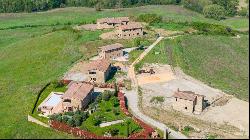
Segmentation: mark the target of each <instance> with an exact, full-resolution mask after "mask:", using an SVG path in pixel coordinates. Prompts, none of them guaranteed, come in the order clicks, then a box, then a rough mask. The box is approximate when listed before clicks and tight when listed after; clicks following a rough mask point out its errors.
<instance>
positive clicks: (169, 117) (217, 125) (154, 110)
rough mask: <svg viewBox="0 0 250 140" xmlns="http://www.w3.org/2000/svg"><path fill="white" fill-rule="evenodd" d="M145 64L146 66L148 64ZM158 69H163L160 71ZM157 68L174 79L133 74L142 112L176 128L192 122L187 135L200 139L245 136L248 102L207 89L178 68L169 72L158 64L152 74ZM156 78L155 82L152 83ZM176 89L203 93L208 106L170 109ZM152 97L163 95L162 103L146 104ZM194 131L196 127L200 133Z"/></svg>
mask: <svg viewBox="0 0 250 140" xmlns="http://www.w3.org/2000/svg"><path fill="white" fill-rule="evenodd" d="M147 67H148V68H150V67H152V66H147ZM153 67H156V66H153ZM162 69H165V70H163V71H161V70H162ZM167 69H168V70H167ZM160 71H161V72H165V74H169V75H173V77H174V78H173V79H171V80H170V79H169V80H166V81H164V82H162V81H160V80H159V79H156V80H154V79H153V80H148V81H146V80H147V79H146V78H144V77H146V76H145V75H144V76H142V75H141V76H140V75H137V77H138V82H139V83H141V85H140V86H141V88H142V91H143V96H142V99H141V102H142V105H141V108H142V109H143V110H144V113H145V114H147V115H149V116H151V117H153V118H156V119H158V120H160V121H162V122H164V123H166V124H167V125H170V126H173V127H176V128H178V129H180V130H181V128H182V127H185V126H188V125H192V126H193V127H195V128H196V131H194V132H191V133H190V134H189V135H190V136H191V137H196V138H204V137H205V135H207V134H216V135H217V137H218V138H247V137H248V132H249V103H248V102H245V101H242V100H239V99H237V98H235V97H233V96H231V95H227V94H225V93H224V92H222V91H220V90H218V89H214V88H211V87H209V86H207V85H205V84H203V83H202V82H200V81H198V80H196V79H194V78H192V77H190V76H188V75H185V74H184V73H183V72H182V71H181V70H180V69H178V68H177V69H175V71H174V72H173V71H172V69H171V67H170V66H168V65H159V66H158V68H157V70H156V73H157V72H160ZM143 80H145V81H146V82H145V81H143ZM157 80H158V82H155V81H157ZM177 88H179V89H180V90H189V91H194V92H195V93H197V94H201V95H205V100H207V102H208V106H207V107H206V108H205V110H204V111H203V112H202V113H201V114H200V115H194V114H188V113H183V112H177V111H174V110H173V109H172V95H173V93H174V91H176V90H177ZM155 96H163V97H164V99H165V100H164V102H163V103H158V104H156V103H150V100H151V99H152V98H153V97H155ZM197 130H200V132H198V131H197ZM201 136H202V137H201Z"/></svg>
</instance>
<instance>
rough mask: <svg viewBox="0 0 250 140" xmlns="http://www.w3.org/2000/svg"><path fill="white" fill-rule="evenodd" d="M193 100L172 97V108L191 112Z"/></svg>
mask: <svg viewBox="0 0 250 140" xmlns="http://www.w3.org/2000/svg"><path fill="white" fill-rule="evenodd" d="M176 99H177V101H176ZM194 102H195V101H189V100H184V99H180V98H173V109H175V110H178V111H182V112H188V113H193V111H194Z"/></svg>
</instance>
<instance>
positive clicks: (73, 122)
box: [67, 118, 75, 127]
mask: <svg viewBox="0 0 250 140" xmlns="http://www.w3.org/2000/svg"><path fill="white" fill-rule="evenodd" d="M67 124H68V125H69V126H71V127H74V126H75V121H74V120H73V118H69V119H68V121H67Z"/></svg>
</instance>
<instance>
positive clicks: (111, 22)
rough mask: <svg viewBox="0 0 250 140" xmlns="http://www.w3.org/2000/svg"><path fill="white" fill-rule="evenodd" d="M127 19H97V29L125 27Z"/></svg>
mask: <svg viewBox="0 0 250 140" xmlns="http://www.w3.org/2000/svg"><path fill="white" fill-rule="evenodd" d="M128 22H129V18H128V17H112V18H101V19H97V29H111V28H115V27H118V26H121V25H127V24H128Z"/></svg>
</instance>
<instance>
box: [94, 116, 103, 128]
mask: <svg viewBox="0 0 250 140" xmlns="http://www.w3.org/2000/svg"><path fill="white" fill-rule="evenodd" d="M102 120H103V116H101V115H96V116H94V119H93V123H94V125H95V126H98V125H99V124H101V123H102Z"/></svg>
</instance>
